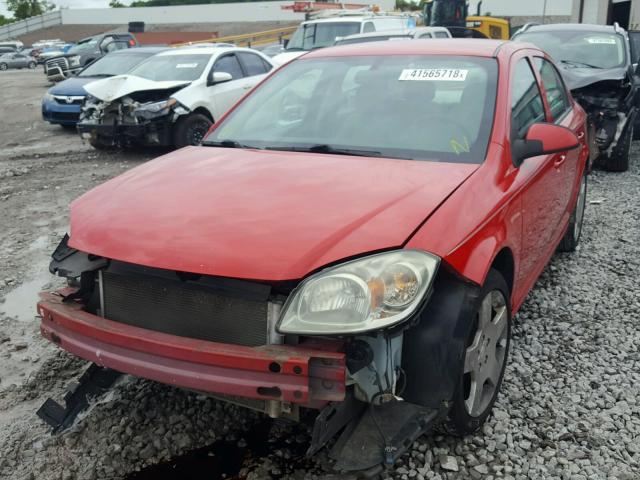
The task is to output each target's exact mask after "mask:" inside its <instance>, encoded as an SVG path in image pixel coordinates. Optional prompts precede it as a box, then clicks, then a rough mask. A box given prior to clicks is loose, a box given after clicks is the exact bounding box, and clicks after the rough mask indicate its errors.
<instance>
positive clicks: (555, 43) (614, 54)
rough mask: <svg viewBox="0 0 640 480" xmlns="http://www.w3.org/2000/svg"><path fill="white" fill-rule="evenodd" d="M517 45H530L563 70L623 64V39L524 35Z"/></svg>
mask: <svg viewBox="0 0 640 480" xmlns="http://www.w3.org/2000/svg"><path fill="white" fill-rule="evenodd" d="M514 40H516V41H518V42H531V43H533V44H534V45H536V46H537V47H539V48H541V49H542V50H544V51H546V52H547V53H548V54H549V55H551V56H552V57H553V59H554V60H555V61H556V62H558V63H561V64H562V65H563V66H564V67H569V68H571V67H579V68H616V67H623V66H624V62H625V53H624V50H625V48H624V43H623V37H622V35H618V34H617V33H603V32H585V31H575V30H565V31H547V32H525V33H523V34H520V35H517V36H516V37H515V38H514Z"/></svg>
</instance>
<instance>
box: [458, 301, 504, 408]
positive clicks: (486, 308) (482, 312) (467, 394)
mask: <svg viewBox="0 0 640 480" xmlns="http://www.w3.org/2000/svg"><path fill="white" fill-rule="evenodd" d="M508 316H509V311H508V309H507V305H506V299H505V297H504V295H503V293H502V292H501V291H500V290H492V291H491V292H489V293H488V294H487V295H486V296H485V297H484V298H483V300H482V303H481V304H480V308H479V310H478V312H477V314H476V319H475V322H474V324H475V325H474V329H473V333H472V334H471V335H470V340H471V341H470V342H469V344H468V346H467V350H466V353H465V359H464V403H465V408H466V410H467V413H468V414H469V415H470V416H472V417H479V416H480V415H482V413H483V412H484V411H485V410H486V409H487V408H488V407H489V406H490V405H491V400H492V399H493V397H494V395H495V393H496V389H497V388H498V386H499V383H500V375H501V374H502V369H503V366H504V363H505V361H506V358H507V346H508V335H509V318H508Z"/></svg>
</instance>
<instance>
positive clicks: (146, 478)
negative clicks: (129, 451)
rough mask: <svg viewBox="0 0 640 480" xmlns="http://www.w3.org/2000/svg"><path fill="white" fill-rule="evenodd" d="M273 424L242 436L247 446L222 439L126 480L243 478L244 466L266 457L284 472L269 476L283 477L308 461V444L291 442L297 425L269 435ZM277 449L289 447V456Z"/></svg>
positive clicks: (247, 469) (255, 463)
mask: <svg viewBox="0 0 640 480" xmlns="http://www.w3.org/2000/svg"><path fill="white" fill-rule="evenodd" d="M271 426H272V422H271V421H265V422H262V423H259V424H258V425H256V426H254V427H253V428H252V429H251V431H249V432H245V434H244V435H243V436H242V438H244V440H245V442H244V443H243V444H242V445H244V446H239V442H238V441H233V442H232V441H226V440H219V441H217V442H214V443H212V444H211V445H208V446H206V447H202V448H199V449H196V450H192V451H190V452H187V453H186V454H184V455H181V456H179V457H175V458H172V459H171V460H169V461H167V462H164V463H159V464H157V465H152V466H150V467H147V468H145V469H143V470H140V471H138V472H133V473H131V474H129V475H128V476H127V477H125V480H175V479H176V478H179V479H180V480H205V479H206V480H222V479H225V480H234V479H235V480H241V479H244V478H246V476H245V475H242V474H241V471H242V470H243V469H245V470H244V471H247V472H248V471H251V470H252V467H256V466H258V465H260V464H261V461H260V460H261V458H263V457H266V456H269V458H270V460H271V461H272V462H273V463H275V464H277V466H278V467H279V471H280V472H281V474H280V475H275V474H273V473H272V474H271V476H270V478H272V479H278V478H281V477H283V476H284V475H286V474H289V473H291V472H292V471H293V470H294V469H295V468H299V467H301V466H303V465H305V464H306V463H307V460H306V458H305V457H304V453H305V452H306V450H307V448H308V446H309V445H308V443H304V442H303V443H298V442H293V441H292V438H293V437H294V436H296V434H297V433H298V431H297V428H295V427H294V428H292V429H291V430H292V431H291V432H288V433H285V435H284V436H283V437H278V438H270V433H271ZM278 449H281V450H288V452H289V453H290V455H288V456H287V457H286V458H285V457H280V456H276V455H273V453H274V452H275V451H276V450H278Z"/></svg>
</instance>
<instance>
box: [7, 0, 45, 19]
mask: <svg viewBox="0 0 640 480" xmlns="http://www.w3.org/2000/svg"><path fill="white" fill-rule="evenodd" d="M54 8H55V5H54V4H52V3H49V2H47V1H46V0H7V10H9V11H10V12H11V13H13V18H14V19H15V20H24V19H25V18H29V17H35V16H36V15H42V14H43V13H45V12H48V11H49V10H53V9H54Z"/></svg>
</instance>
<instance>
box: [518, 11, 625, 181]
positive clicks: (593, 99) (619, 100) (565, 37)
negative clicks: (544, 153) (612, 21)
mask: <svg viewBox="0 0 640 480" xmlns="http://www.w3.org/2000/svg"><path fill="white" fill-rule="evenodd" d="M513 40H515V41H518V42H530V43H533V44H534V45H536V46H538V47H539V48H542V49H543V50H545V51H546V52H547V53H549V55H551V56H552V57H553V58H554V59H555V61H556V63H557V65H558V66H559V67H560V68H561V70H562V74H563V77H564V81H565V83H566V84H567V86H568V87H569V89H570V90H571V93H572V94H573V96H574V98H575V99H576V100H577V101H578V102H579V103H580V105H581V106H582V108H584V109H585V111H586V112H587V115H588V117H589V134H590V138H589V143H590V145H591V147H592V158H594V159H595V161H596V164H597V165H598V166H600V167H602V168H603V169H605V170H609V171H614V172H622V171H625V170H627V169H628V168H629V153H630V147H631V141H632V139H633V131H634V123H635V119H636V114H637V111H638V105H637V104H638V99H637V96H638V87H637V85H636V75H637V72H636V70H637V64H636V62H637V59H634V57H633V55H632V50H631V45H630V41H629V35H628V34H627V32H626V31H625V30H624V29H622V28H620V27H619V26H618V25H617V24H616V25H613V26H610V25H588V24H561V23H560V24H552V25H528V26H525V27H523V28H522V29H521V30H520V31H519V32H518V33H516V34H515V35H514V37H513ZM634 51H635V49H634Z"/></svg>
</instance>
